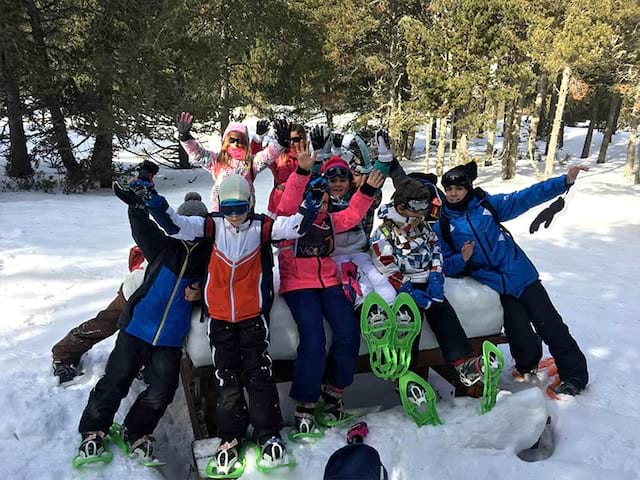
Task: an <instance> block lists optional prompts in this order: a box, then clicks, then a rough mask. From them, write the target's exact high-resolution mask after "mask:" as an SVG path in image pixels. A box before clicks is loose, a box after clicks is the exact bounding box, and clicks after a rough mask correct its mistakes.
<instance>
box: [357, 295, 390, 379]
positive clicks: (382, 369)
mask: <svg viewBox="0 0 640 480" xmlns="http://www.w3.org/2000/svg"><path fill="white" fill-rule="evenodd" d="M360 331H361V333H362V336H363V337H364V340H365V342H366V343H367V348H368V349H369V363H370V364H371V371H372V372H373V374H374V375H375V376H377V377H378V378H381V379H383V380H388V379H391V378H394V375H395V372H396V369H397V367H398V358H397V353H396V350H395V348H394V337H395V332H396V322H395V315H394V313H393V310H392V309H391V307H389V305H387V303H386V302H385V301H384V299H383V298H382V297H381V296H380V295H379V294H378V293H376V292H371V293H369V294H368V295H367V296H366V297H365V299H364V304H363V305H362V312H361V314H360Z"/></svg>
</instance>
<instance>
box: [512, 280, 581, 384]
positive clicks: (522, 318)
mask: <svg viewBox="0 0 640 480" xmlns="http://www.w3.org/2000/svg"><path fill="white" fill-rule="evenodd" d="M500 300H501V301H502V307H503V309H504V327H505V333H506V334H507V337H508V338H509V345H510V348H511V354H512V356H513V358H514V360H515V361H516V368H518V370H520V371H521V372H526V371H528V370H531V369H534V368H536V367H537V366H538V362H539V361H540V358H541V357H542V347H541V345H540V340H539V338H538V335H539V336H540V338H542V340H543V341H544V343H546V344H547V345H548V346H549V352H550V353H551V355H552V356H553V358H554V359H555V362H556V365H557V367H558V373H559V375H560V379H561V380H563V381H568V380H571V381H573V382H574V383H576V386H578V387H580V388H581V389H582V388H584V387H586V386H587V383H589V373H588V371H587V360H586V358H585V356H584V354H583V353H582V351H580V347H578V344H577V342H576V341H575V339H574V338H573V337H572V336H571V333H570V332H569V328H568V327H567V325H566V324H565V323H564V322H563V321H562V317H561V316H560V314H559V313H558V311H557V310H556V309H555V307H554V306H553V304H552V303H551V299H550V298H549V295H548V294H547V291H546V290H545V288H544V287H543V286H542V283H541V282H540V280H537V281H535V282H534V283H532V284H531V285H529V286H527V288H525V289H524V292H522V295H520V297H518V298H516V297H514V296H512V295H502V296H501V298H500ZM531 324H533V326H534V327H535V329H536V331H537V332H538V333H537V335H536V334H535V333H533V332H532V330H531Z"/></svg>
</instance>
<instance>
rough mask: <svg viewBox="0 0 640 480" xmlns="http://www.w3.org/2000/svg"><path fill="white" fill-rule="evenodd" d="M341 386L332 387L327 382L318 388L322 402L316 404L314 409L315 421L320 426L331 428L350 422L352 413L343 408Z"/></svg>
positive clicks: (352, 417) (352, 416)
mask: <svg viewBox="0 0 640 480" xmlns="http://www.w3.org/2000/svg"><path fill="white" fill-rule="evenodd" d="M342 392H343V390H342V389H341V388H337V387H334V386H332V385H329V384H327V383H325V384H323V385H322V387H321V389H320V395H321V397H322V402H321V403H319V404H318V405H317V408H316V411H315V417H316V422H317V423H318V425H320V426H321V427H326V428H331V427H336V426H338V425H342V424H345V423H347V422H351V421H352V420H353V419H354V418H355V417H354V415H352V414H350V413H348V412H346V411H345V410H344V404H343V403H342Z"/></svg>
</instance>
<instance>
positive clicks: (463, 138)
mask: <svg viewBox="0 0 640 480" xmlns="http://www.w3.org/2000/svg"><path fill="white" fill-rule="evenodd" d="M468 157H469V151H468V148H467V134H466V133H461V134H460V138H459V139H458V148H456V165H464V164H465V163H467V161H468Z"/></svg>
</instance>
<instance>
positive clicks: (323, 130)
mask: <svg viewBox="0 0 640 480" xmlns="http://www.w3.org/2000/svg"><path fill="white" fill-rule="evenodd" d="M330 135H331V131H330V130H329V128H328V127H325V126H320V125H316V126H315V127H313V128H312V129H311V133H310V135H309V136H310V137H311V145H313V150H314V151H316V152H319V151H320V150H322V149H323V148H324V146H325V144H326V143H327V140H329V136H330Z"/></svg>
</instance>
